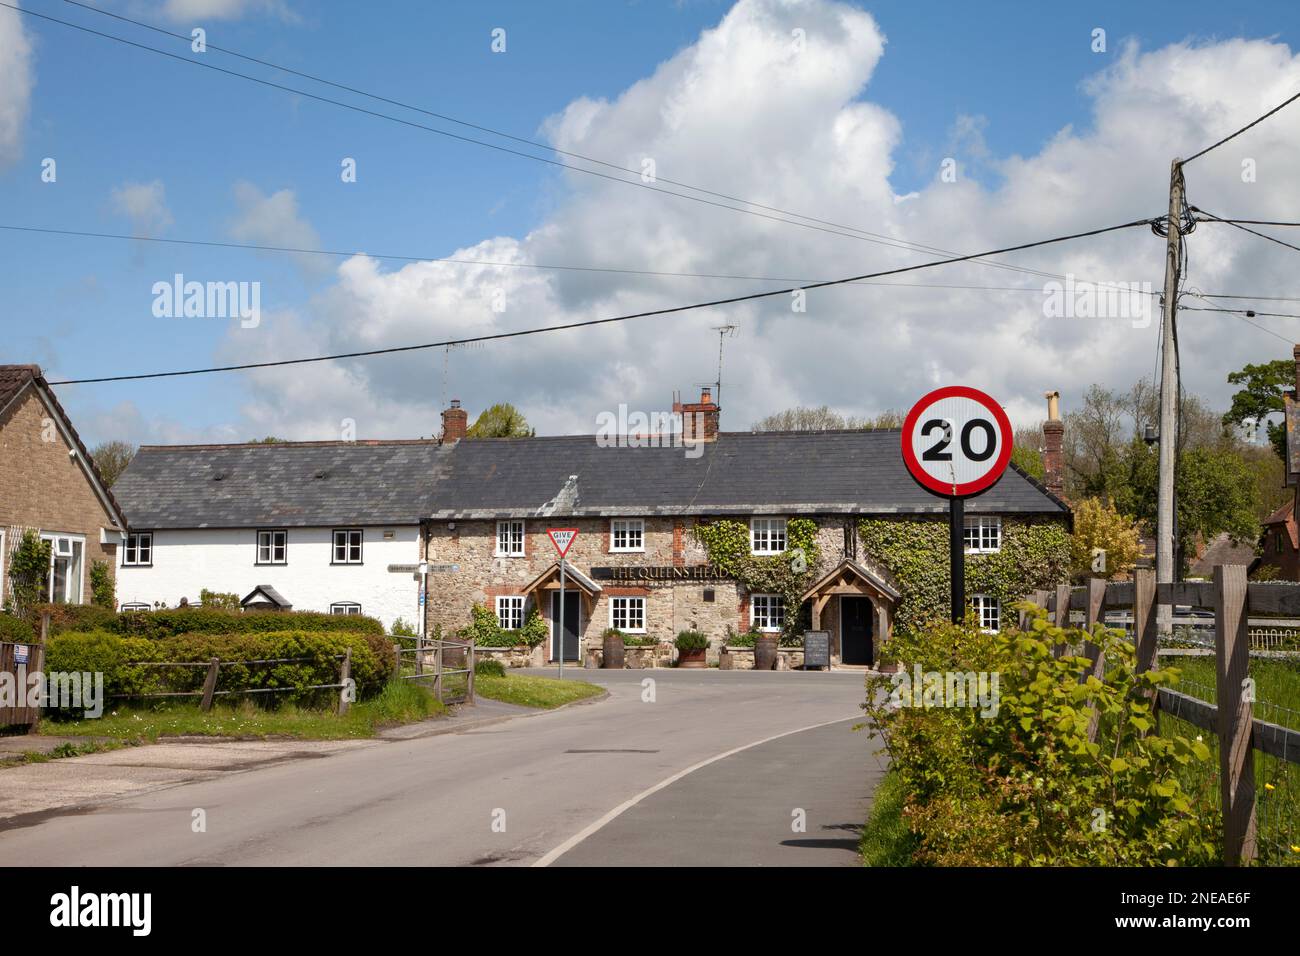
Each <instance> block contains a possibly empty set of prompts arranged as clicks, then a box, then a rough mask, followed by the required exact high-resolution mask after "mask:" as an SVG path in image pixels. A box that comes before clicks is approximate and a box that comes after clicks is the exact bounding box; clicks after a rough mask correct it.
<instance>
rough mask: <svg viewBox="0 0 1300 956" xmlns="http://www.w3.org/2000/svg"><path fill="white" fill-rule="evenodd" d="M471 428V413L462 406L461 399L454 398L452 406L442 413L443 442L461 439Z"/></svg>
mask: <svg viewBox="0 0 1300 956" xmlns="http://www.w3.org/2000/svg"><path fill="white" fill-rule="evenodd" d="M468 430H469V414H468V413H467V412H466V411H465V409H463V408H461V407H460V399H459V398H453V399H452V400H451V407H450V408H448V409H446V410H445V411H444V412H443V413H442V440H443V442H444V443H445V442H453V441H460V440H461V439H462V438H464V437H465V432H466V431H468Z"/></svg>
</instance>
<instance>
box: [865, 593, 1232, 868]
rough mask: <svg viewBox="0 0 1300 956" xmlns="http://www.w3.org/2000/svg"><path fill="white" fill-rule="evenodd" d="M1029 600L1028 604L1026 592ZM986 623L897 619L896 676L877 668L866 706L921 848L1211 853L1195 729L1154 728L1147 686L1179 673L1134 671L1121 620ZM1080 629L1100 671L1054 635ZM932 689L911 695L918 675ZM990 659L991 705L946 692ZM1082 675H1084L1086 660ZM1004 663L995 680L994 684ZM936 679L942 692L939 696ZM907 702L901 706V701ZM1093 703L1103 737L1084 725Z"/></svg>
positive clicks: (1093, 855) (994, 859) (1073, 638)
mask: <svg viewBox="0 0 1300 956" xmlns="http://www.w3.org/2000/svg"><path fill="white" fill-rule="evenodd" d="M1021 607H1025V608H1027V607H1028V606H1027V605H1022V606H1021ZM1030 614H1031V620H1032V626H1031V627H1030V629H1029V630H1028V631H1025V632H1021V631H1018V630H1010V629H1008V630H1004V631H1002V632H1000V633H996V634H986V633H984V632H982V631H981V630H980V628H979V627H978V625H977V624H976V622H975V621H974V620H973V619H968V620H967V622H966V623H964V624H962V625H952V624H941V625H935V626H933V627H931V628H929V629H928V630H926V631H925V632H924V633H922V634H920V635H913V634H910V633H907V632H896V634H895V636H894V638H893V641H894V642H895V646H894V648H893V650H894V653H895V655H896V656H897V658H898V660H899V661H900V662H901V663H902V664H903V670H902V671H901V672H900V674H897V675H892V676H878V677H871V678H869V679H868V681H867V689H868V698H867V703H866V704H865V705H864V708H865V709H866V711H867V713H868V715H869V716H870V718H871V719H872V722H873V724H874V731H875V732H877V733H879V734H880V736H881V737H882V738H883V739H884V741H885V744H886V748H887V750H888V752H889V757H890V764H891V767H892V768H893V769H894V770H896V771H897V772H898V774H899V775H900V778H901V783H902V786H903V789H904V792H905V793H906V807H905V810H904V816H905V818H906V819H907V821H908V825H909V827H910V828H911V830H912V832H913V833H914V834H915V835H916V837H917V849H916V851H915V853H914V857H913V858H914V861H915V862H918V863H926V864H934V865H939V866H971V865H983V866H987V865H992V866H1007V865H1057V866H1062V865H1104V866H1117V865H1123V866H1150V865H1172V864H1198V863H1208V862H1213V860H1214V857H1215V849H1214V847H1215V844H1216V842H1217V834H1216V830H1215V828H1216V826H1217V822H1216V821H1215V820H1214V818H1213V815H1212V814H1206V813H1204V811H1203V809H1202V811H1201V812H1198V810H1197V808H1196V807H1195V806H1194V805H1193V802H1194V796H1195V795H1192V794H1189V793H1187V792H1186V791H1184V790H1183V788H1182V785H1181V784H1180V772H1181V771H1182V770H1183V768H1185V767H1187V765H1188V764H1191V763H1193V762H1195V761H1202V760H1207V759H1209V749H1208V748H1207V747H1206V746H1205V744H1204V743H1202V742H1201V741H1200V740H1199V739H1197V740H1194V741H1192V740H1188V739H1187V738H1185V737H1180V736H1169V735H1164V736H1162V735H1160V734H1158V733H1156V732H1155V730H1156V727H1155V719H1154V714H1153V710H1152V707H1151V704H1150V701H1149V697H1148V695H1150V694H1151V693H1154V692H1155V691H1156V690H1157V689H1158V688H1159V687H1161V686H1164V685H1168V684H1171V683H1174V682H1175V681H1176V680H1177V671H1176V670H1172V669H1156V670H1150V671H1146V672H1145V673H1141V674H1138V673H1137V672H1136V668H1135V658H1134V652H1133V649H1132V646H1131V644H1130V643H1129V642H1128V641H1127V640H1125V638H1124V634H1123V632H1122V631H1111V630H1107V629H1106V628H1104V627H1102V626H1100V625H1098V626H1096V627H1095V628H1094V629H1093V630H1092V632H1091V633H1088V634H1085V633H1084V632H1083V631H1080V630H1077V629H1075V630H1066V629H1062V628H1059V627H1056V626H1055V625H1052V624H1049V623H1048V620H1047V616H1046V612H1043V611H1041V610H1040V609H1033V610H1031V611H1030ZM1084 639H1087V640H1090V641H1092V642H1093V643H1095V644H1097V645H1099V646H1100V647H1101V648H1102V650H1103V652H1104V653H1105V655H1106V662H1107V667H1106V672H1105V675H1104V677H1102V678H1097V677H1095V676H1092V675H1091V672H1090V670H1089V667H1090V665H1089V662H1088V660H1087V659H1086V658H1084V657H1077V656H1073V655H1072V654H1071V653H1070V652H1069V650H1068V649H1067V650H1066V652H1065V653H1064V654H1063V655H1062V656H1060V657H1059V658H1058V657H1054V656H1053V652H1052V648H1053V647H1054V646H1055V645H1059V644H1077V643H1079V642H1081V641H1083V640H1084ZM918 667H919V668H920V672H921V673H922V674H935V673H937V674H938V675H939V679H938V681H937V682H935V681H932V680H931V679H929V678H926V679H925V680H923V685H922V688H915V690H916V691H918V692H919V691H921V690H922V689H924V690H925V696H924V697H922V698H921V699H920V700H919V701H918V700H916V699H914V698H912V697H911V695H909V694H908V693H907V688H909V687H910V686H911V684H910V682H911V681H912V680H913V679H914V678H915V676H916V673H917V671H916V668H918ZM954 673H955V674H958V675H963V674H968V673H975V674H978V673H984V674H986V675H988V681H989V687H990V688H991V689H993V690H994V696H993V698H992V699H993V702H994V705H993V706H992V707H987V708H985V707H983V703H982V702H981V706H980V707H970V706H951V705H952V704H953V703H954V702H953V701H952V700H947V701H946V703H948V704H949V705H950V706H943V703H944V702H945V701H944V700H942V699H941V695H939V694H937V693H934V692H935V688H936V687H942V686H944V685H946V683H947V677H948V675H950V674H954ZM1085 673H1088V676H1087V677H1086V678H1085V677H1084V674H1085ZM994 677H996V678H997V681H998V683H997V684H996V685H993V684H992V681H993V678H994ZM932 693H933V696H932ZM900 705H902V706H900ZM1092 708H1095V709H1096V712H1097V714H1098V718H1099V723H1098V732H1097V735H1096V738H1097V739H1096V740H1095V741H1094V740H1090V739H1089V735H1088V727H1089V724H1090V721H1091V717H1092Z"/></svg>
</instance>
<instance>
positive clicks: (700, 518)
mask: <svg viewBox="0 0 1300 956" xmlns="http://www.w3.org/2000/svg"><path fill="white" fill-rule="evenodd" d="M677 410H678V411H680V412H682V413H684V414H683V419H682V420H683V431H684V433H685V438H686V439H687V441H688V442H696V441H698V442H699V444H698V445H696V446H695V447H689V448H683V447H681V446H680V445H675V444H674V443H671V442H655V441H642V442H639V443H634V442H627V443H623V444H618V445H615V446H613V447H607V446H602V444H601V443H600V442H598V441H597V440H596V439H595V438H594V437H593V436H590V435H573V436H561V437H541V438H506V439H487V440H479V441H460V440H459V439H460V438H462V437H463V435H464V430H463V429H464V412H463V411H462V410H460V409H458V408H453V409H449V410H448V411H447V412H444V429H443V438H444V442H446V443H447V444H448V445H450V446H452V447H451V451H450V454H448V455H447V457H446V458H445V460H444V462H443V470H442V472H441V474H440V475H439V477H438V481H437V487H436V490H435V493H434V500H435V507H434V509H433V511H432V512H431V514H430V515H429V521H428V523H427V531H426V539H425V541H426V550H425V554H424V556H425V559H426V560H427V561H428V562H430V563H431V564H433V565H435V566H442V567H455V568H456V570H454V571H443V572H437V573H431V574H430V578H429V594H428V602H427V628H428V629H429V630H430V631H432V629H433V628H435V627H438V626H440V627H441V628H442V629H443V631H444V632H452V631H454V630H456V629H457V628H459V627H461V626H463V625H464V624H465V623H466V622H468V621H469V619H470V611H471V608H472V606H473V605H475V604H481V605H485V606H486V607H488V608H490V609H492V610H494V611H495V612H496V613H497V616H498V618H499V620H500V621H501V623H502V624H503V625H504V626H506V627H518V626H520V624H521V623H522V622H523V621H524V620H525V619H526V617H527V615H528V614H529V612H530V610H531V609H532V608H534V607H535V608H537V609H538V610H539V611H540V612H541V614H542V616H543V617H544V618H545V619H546V620H547V622H548V624H549V626H550V630H551V639H550V641H549V643H548V646H547V648H546V654H545V656H546V659H547V660H555V659H557V657H558V654H559V651H560V644H561V641H560V640H559V639H558V638H557V635H556V623H557V622H558V620H559V617H560V613H559V612H560V608H559V596H558V583H559V582H558V578H559V565H558V562H557V559H556V553H555V551H554V549H553V547H552V545H551V543H550V541H549V540H548V538H547V535H546V529H547V528H548V527H572V528H577V529H578V537H577V539H576V541H575V542H574V544H573V545H572V548H571V550H570V551H569V554H568V558H567V575H568V583H567V587H566V594H565V608H564V622H565V631H566V634H565V635H564V639H563V642H562V644H563V653H564V657H565V659H566V660H578V659H580V658H581V657H582V651H581V649H582V648H588V649H594V648H597V647H599V646H600V644H601V637H602V634H603V632H604V631H605V629H606V628H608V627H616V628H618V629H619V630H622V631H624V632H626V633H632V634H637V635H646V636H649V637H654V638H658V639H659V640H661V641H670V640H672V638H673V637H674V636H675V635H676V634H677V632H679V631H681V630H686V629H692V630H699V631H703V632H704V633H705V634H707V635H708V636H709V637H710V639H711V641H712V644H713V646H712V648H711V655H716V653H717V651H718V648H719V645H720V644H721V642H722V640H723V638H724V635H725V633H726V631H727V629H728V628H730V629H731V630H733V631H735V632H738V633H744V632H747V631H750V630H751V629H755V630H759V631H779V630H781V629H782V627H783V626H784V625H785V622H786V620H787V617H788V616H789V615H799V614H801V613H806V614H807V616H808V618H809V620H810V623H811V624H812V626H813V627H814V628H815V629H821V630H827V631H829V632H830V633H831V653H832V659H833V660H834V661H835V662H837V663H847V664H868V663H872V662H874V660H875V659H876V654H877V651H878V649H879V645H880V642H881V640H882V638H887V637H888V634H889V633H890V628H891V626H892V622H893V611H894V607H895V605H896V602H897V601H898V598H899V596H900V595H899V591H898V584H897V582H896V581H894V580H893V578H892V576H891V575H890V574H889V572H888V571H887V570H886V569H885V568H884V566H883V565H882V564H881V563H879V562H878V561H877V560H876V559H875V557H874V556H872V555H870V554H867V553H865V552H864V551H862V549H860V548H859V547H858V544H857V528H858V521H859V520H860V519H862V518H868V517H889V518H896V517H904V516H906V517H914V518H940V517H942V516H945V515H946V514H947V510H948V506H947V503H946V501H944V500H941V499H939V498H936V497H934V496H932V495H930V494H929V493H928V492H926V491H925V490H923V489H922V488H921V487H920V486H919V485H917V484H916V482H914V481H913V480H912V479H911V477H910V476H909V475H908V473H907V471H906V468H905V466H904V464H903V461H902V456H901V454H900V453H899V434H900V433H899V431H898V430H897V429H881V430H874V431H840V432H785V433H750V432H720V431H719V429H718V415H719V411H720V409H719V407H718V406H717V405H716V404H715V403H714V402H712V400H711V396H710V394H709V392H708V391H707V390H706V391H705V393H704V394H703V395H702V397H701V401H700V402H699V403H691V404H690V405H684V406H683V405H681V404H680V403H678V405H677ZM1049 424H1051V423H1049ZM1050 437H1059V436H1057V435H1053V436H1050ZM1055 448H1056V449H1059V441H1058V442H1057V443H1055ZM1052 450H1053V449H1052V448H1049V449H1048V451H1049V452H1050V451H1052ZM688 452H689V453H688ZM1047 457H1048V458H1049V465H1050V467H1049V472H1050V474H1049V480H1051V479H1054V478H1055V477H1056V476H1058V475H1059V474H1060V471H1061V469H1060V464H1059V451H1058V452H1057V453H1056V454H1055V455H1052V454H1049V455H1048V456H1047ZM967 514H968V519H967V544H968V550H974V551H979V552H984V553H987V552H988V551H991V550H996V549H997V548H998V547H999V546H1000V541H1001V533H1002V522H1003V520H1004V519H1005V520H1009V521H1014V520H1021V519H1023V520H1026V521H1029V520H1044V519H1046V520H1059V521H1061V522H1063V523H1066V522H1068V520H1069V510H1068V507H1067V506H1066V505H1065V504H1064V503H1063V502H1062V501H1061V499H1060V498H1059V497H1058V496H1057V495H1055V494H1053V493H1051V492H1049V491H1048V490H1047V489H1046V488H1044V487H1043V486H1042V485H1039V484H1038V483H1036V482H1034V481H1033V480H1032V479H1030V478H1029V477H1027V476H1026V475H1025V474H1024V473H1023V472H1021V471H1019V470H1017V469H1015V468H1011V469H1008V471H1007V472H1006V474H1005V476H1004V477H1003V478H1002V480H1001V481H1000V482H999V483H998V484H997V485H995V486H994V487H993V488H992V489H990V490H989V491H988V492H986V493H985V494H983V495H980V496H978V497H976V498H974V499H971V500H970V501H969V502H968V506H967ZM796 517H798V518H811V519H813V521H815V523H816V526H817V530H816V541H817V545H818V551H819V554H820V558H819V560H820V563H819V564H818V565H817V566H816V567H815V568H813V569H812V571H813V574H812V575H811V577H812V578H813V579H814V581H815V583H814V584H813V585H812V586H811V587H810V588H809V590H808V592H807V593H806V594H804V595H803V603H802V604H801V606H800V607H787V606H786V601H785V599H784V598H783V597H782V596H781V595H779V594H773V593H764V592H750V591H747V590H746V589H745V588H744V587H743V586H742V585H741V583H740V582H738V581H736V580H733V579H730V578H728V577H726V576H724V575H720V574H717V573H716V569H715V568H713V567H712V566H711V565H710V563H709V556H708V554H707V553H706V550H705V548H704V547H703V546H702V545H701V544H700V543H699V542H698V541H697V540H696V537H695V535H694V534H693V530H694V528H695V527H696V526H697V525H698V524H700V523H707V522H710V521H715V520H718V519H732V520H739V521H742V522H744V523H745V524H746V525H747V526H748V529H749V541H750V549H751V553H752V554H754V555H775V554H779V553H781V552H783V551H785V550H786V545H787V522H788V520H789V519H792V518H796ZM974 603H975V605H976V611H977V612H978V613H979V614H980V615H981V617H982V618H987V619H989V620H990V621H991V622H993V626H996V622H997V621H998V620H999V619H1000V614H1001V608H1000V607H998V606H997V605H996V602H990V601H987V600H983V596H975V598H974Z"/></svg>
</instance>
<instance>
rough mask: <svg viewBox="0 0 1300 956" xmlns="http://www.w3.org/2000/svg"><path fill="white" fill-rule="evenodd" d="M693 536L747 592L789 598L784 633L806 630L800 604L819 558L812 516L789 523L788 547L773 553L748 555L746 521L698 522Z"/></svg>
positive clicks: (792, 519)
mask: <svg viewBox="0 0 1300 956" xmlns="http://www.w3.org/2000/svg"><path fill="white" fill-rule="evenodd" d="M692 534H693V535H694V537H695V540H696V541H697V542H698V543H699V545H700V546H701V547H703V548H704V550H705V552H706V553H707V554H708V557H709V563H711V564H714V565H716V566H717V567H718V568H719V569H720V570H721V571H722V572H723V573H724V574H727V575H729V576H730V577H733V578H735V579H736V581H737V582H739V583H740V585H741V586H742V587H743V588H744V589H745V590H747V591H748V592H749V593H751V594H780V595H781V596H782V597H783V598H785V607H786V617H785V628H784V633H785V634H786V636H787V637H793V636H795V635H797V634H798V633H799V632H800V631H801V630H802V628H803V622H802V620H801V619H800V614H799V608H800V605H801V604H802V603H803V601H802V599H803V594H804V591H806V590H807V589H808V586H809V585H810V584H812V582H813V580H814V579H815V576H816V573H817V566H818V563H819V562H820V560H821V549H820V548H819V547H818V544H817V522H816V521H814V520H813V519H812V518H791V519H789V521H787V522H786V550H785V552H784V553H783V554H774V555H762V556H759V555H754V554H751V553H750V543H749V525H747V524H746V523H745V522H743V521H732V520H730V519H724V520H721V521H712V522H709V523H707V524H697V525H695V527H694V529H693V530H692Z"/></svg>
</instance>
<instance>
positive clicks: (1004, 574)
mask: <svg viewBox="0 0 1300 956" xmlns="http://www.w3.org/2000/svg"><path fill="white" fill-rule="evenodd" d="M858 543H859V545H860V546H861V547H862V549H863V550H864V551H865V552H866V553H867V554H870V555H872V556H873V557H875V558H877V559H878V560H879V561H881V562H882V563H883V564H884V565H885V567H887V568H888V569H889V570H890V571H891V572H893V574H894V576H895V577H896V578H897V579H898V581H899V585H900V588H901V590H902V592H903V597H902V600H901V601H900V602H899V605H898V609H897V613H896V616H895V619H894V624H895V631H912V632H915V631H917V630H918V629H921V628H924V627H925V626H927V624H929V623H933V622H936V621H942V620H946V619H947V617H948V602H949V573H948V523H947V522H946V521H945V520H938V519H936V520H912V519H874V518H869V519H863V520H862V521H860V522H859V523H858ZM1069 564H1070V535H1069V534H1068V533H1067V532H1066V530H1065V528H1064V527H1063V526H1062V525H1061V524H1059V523H1057V522H1055V521H1039V522H1034V521H1013V520H1010V519H1007V518H1004V519H1003V520H1002V548H1001V550H1000V551H998V552H996V553H994V554H968V555H966V594H967V596H969V595H972V594H988V595H991V596H992V597H996V598H998V599H999V600H1000V601H1001V602H1002V622H1003V624H1004V626H1005V625H1008V624H1010V623H1011V622H1012V621H1013V620H1014V611H1013V610H1012V608H1011V603H1012V602H1014V601H1018V600H1020V599H1021V598H1023V597H1024V596H1025V595H1026V594H1028V593H1029V592H1030V591H1033V590H1035V589H1036V588H1048V587H1054V586H1056V585H1057V584H1059V583H1060V582H1061V581H1064V580H1065V578H1066V575H1067V574H1068V571H1069ZM886 650H888V645H886Z"/></svg>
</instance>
